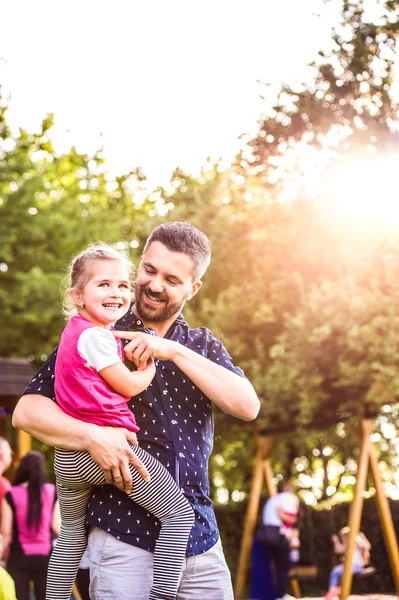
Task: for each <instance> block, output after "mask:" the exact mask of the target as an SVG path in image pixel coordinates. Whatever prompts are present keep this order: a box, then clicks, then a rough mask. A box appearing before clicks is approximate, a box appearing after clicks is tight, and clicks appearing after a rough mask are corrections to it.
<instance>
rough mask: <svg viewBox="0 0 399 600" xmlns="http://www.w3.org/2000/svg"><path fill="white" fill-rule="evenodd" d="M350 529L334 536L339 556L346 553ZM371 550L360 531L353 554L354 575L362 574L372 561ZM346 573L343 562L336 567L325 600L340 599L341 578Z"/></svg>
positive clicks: (347, 528)
mask: <svg viewBox="0 0 399 600" xmlns="http://www.w3.org/2000/svg"><path fill="white" fill-rule="evenodd" d="M349 531H350V529H349V527H343V528H342V529H341V530H340V531H339V535H338V536H337V535H333V536H332V538H331V539H332V542H333V544H334V552H335V553H336V554H338V556H341V557H342V556H343V555H344V554H345V552H346V544H347V538H348V534H349ZM370 549H371V545H370V542H369V541H368V539H367V538H366V536H365V535H364V533H363V532H362V531H359V533H358V534H357V536H356V538H355V551H354V553H353V561H352V573H360V572H361V570H362V569H363V567H365V566H366V565H367V564H368V562H369V560H370ZM343 572H344V563H343V562H341V563H339V564H338V565H336V566H335V567H334V568H333V570H332V571H331V573H330V581H329V589H328V592H327V594H326V595H325V596H324V598H325V600H336V599H338V598H339V595H340V593H341V587H340V585H339V583H340V579H341V576H342V574H343Z"/></svg>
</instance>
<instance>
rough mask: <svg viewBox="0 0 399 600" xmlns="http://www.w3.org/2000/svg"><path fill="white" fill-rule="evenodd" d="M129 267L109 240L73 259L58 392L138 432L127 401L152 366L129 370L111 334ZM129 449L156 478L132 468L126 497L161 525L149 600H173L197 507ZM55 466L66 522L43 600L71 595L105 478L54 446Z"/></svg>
mask: <svg viewBox="0 0 399 600" xmlns="http://www.w3.org/2000/svg"><path fill="white" fill-rule="evenodd" d="M132 272H133V265H132V264H131V263H130V262H129V261H128V260H127V259H126V258H125V257H123V256H122V255H121V254H119V253H118V252H117V251H116V250H114V249H113V248H111V247H108V246H106V245H104V244H100V245H96V246H91V247H89V248H87V249H86V250H84V251H83V252H82V253H81V254H79V255H78V256H77V257H76V258H75V259H74V260H73V261H72V263H71V268H70V282H69V283H70V287H69V289H68V291H67V296H66V299H67V302H68V301H69V311H68V314H69V315H71V314H73V313H74V314H73V316H71V318H70V320H69V322H68V323H67V325H66V327H65V329H64V332H63V334H62V337H61V342H60V345H59V348H58V353H57V361H56V369H55V393H56V399H57V402H58V404H59V405H60V407H61V408H62V409H63V410H64V411H65V412H66V413H68V414H70V415H71V416H73V417H75V418H78V419H81V420H83V421H87V422H90V423H95V424H97V425H108V426H109V425H112V426H115V427H125V428H127V429H129V430H130V431H133V432H136V431H137V430H138V427H137V425H136V422H135V419H134V416H133V414H132V413H131V411H130V410H129V407H128V406H127V402H128V401H129V400H130V397H131V396H135V395H137V394H139V393H140V392H141V391H143V390H144V389H146V388H147V387H148V386H149V385H150V383H151V381H152V379H153V377H154V375H155V366H154V364H153V361H149V362H148V363H147V366H146V368H145V369H144V370H141V371H133V372H131V371H129V369H128V368H127V367H126V366H125V365H124V363H123V349H122V345H121V342H120V340H119V339H117V338H115V336H114V335H113V333H112V330H113V324H114V323H115V321H117V320H118V319H120V318H121V317H122V316H123V315H124V314H125V313H126V312H127V310H128V308H129V305H130V301H131V293H130V279H131V276H132ZM71 310H72V311H73V312H71ZM131 449H132V450H133V452H134V453H135V454H136V455H137V456H138V457H139V458H140V459H141V461H142V462H143V463H144V465H145V466H146V468H147V469H148V471H149V473H150V476H151V481H150V482H146V481H144V480H143V479H142V478H141V476H140V475H139V474H138V473H137V471H136V470H135V469H134V468H133V467H130V470H131V474H132V477H133V491H132V493H131V494H129V496H130V497H131V498H132V500H134V501H135V502H137V503H138V504H140V505H141V506H143V507H144V508H145V509H146V510H148V511H150V512H152V513H153V514H154V515H155V516H156V517H157V518H158V519H159V520H160V522H161V531H160V534H159V537H158V540H157V543H156V546H155V552H154V577H153V586H152V589H151V594H150V600H160V599H164V600H165V599H168V600H169V599H170V600H172V599H174V598H175V596H176V593H177V587H178V583H179V576H180V571H181V567H182V564H183V560H184V557H185V553H186V548H187V540H188V536H189V533H190V530H191V527H192V525H193V523H194V512H193V509H192V508H191V506H190V504H189V503H188V501H187V500H186V499H185V498H184V496H183V494H182V492H181V490H180V489H179V488H178V486H177V485H176V483H175V482H174V480H173V478H172V477H171V475H170V474H169V473H168V471H167V470H166V469H165V468H164V467H163V466H162V465H161V464H160V463H159V462H158V461H157V460H156V459H154V458H153V457H152V456H150V455H149V454H148V453H147V452H145V451H144V450H143V449H142V448H140V447H139V446H131ZM54 469H55V473H56V477H57V490H58V498H59V502H60V508H61V518H62V525H61V534H60V537H59V540H58V542H57V544H56V547H55V550H54V552H53V555H52V557H51V560H50V566H49V573H48V578H47V591H46V600H69V598H70V594H71V589H72V584H73V582H74V579H75V576H76V573H77V570H78V566H79V563H80V560H81V557H82V555H83V552H84V550H85V548H86V545H87V535H86V530H85V520H86V511H87V503H88V498H89V496H90V493H91V489H92V486H94V485H104V484H105V483H106V482H105V478H104V474H103V471H102V470H101V469H100V467H99V466H98V465H97V464H96V463H95V462H94V461H93V460H92V458H91V456H90V455H89V454H88V453H87V452H79V451H72V450H64V449H61V448H56V450H55V460H54ZM172 542H173V547H172ZM133 596H134V590H132V597H133Z"/></svg>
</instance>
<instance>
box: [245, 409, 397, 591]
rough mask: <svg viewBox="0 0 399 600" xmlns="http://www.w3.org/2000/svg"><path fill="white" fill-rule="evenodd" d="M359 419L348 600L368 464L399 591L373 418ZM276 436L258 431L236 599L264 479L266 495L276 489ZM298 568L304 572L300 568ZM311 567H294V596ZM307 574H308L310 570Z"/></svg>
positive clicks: (348, 556) (346, 571)
mask: <svg viewBox="0 0 399 600" xmlns="http://www.w3.org/2000/svg"><path fill="white" fill-rule="evenodd" d="M358 423H359V425H360V431H359V446H360V452H359V456H358V460H357V476H356V485H355V490H354V497H353V501H352V503H351V506H350V511H349V519H348V526H349V527H350V531H349V534H348V537H347V544H346V552H345V560H344V572H343V575H342V580H341V596H340V600H347V598H348V596H349V594H350V592H351V587H352V580H353V574H352V568H351V566H352V561H353V554H354V551H355V539H356V536H357V534H358V533H359V530H360V522H361V516H362V510H363V496H364V490H365V486H366V480H367V474H368V469H369V468H370V471H371V475H372V477H373V480H374V486H375V490H376V492H375V497H376V501H377V508H378V514H379V518H380V522H381V527H382V531H383V535H384V541H385V545H386V548H387V552H388V557H389V561H390V566H391V570H392V575H393V580H394V583H395V588H396V592H397V593H398V595H399V549H398V542H397V539H396V534H395V528H394V524H393V519H392V513H391V510H390V507H389V503H388V499H387V497H386V496H385V493H384V487H383V483H382V479H381V474H380V472H379V468H378V458H377V454H376V451H375V448H374V446H373V444H372V442H371V440H370V435H371V433H372V428H373V419H371V418H361V419H359V422H358ZM279 438H280V434H278V433H276V434H273V433H272V434H269V435H265V434H259V435H258V436H257V454H256V460H255V466H254V473H253V481H252V487H251V491H250V496H249V502H248V507H247V512H246V518H245V526H244V532H243V537H242V541H241V549H240V555H239V560H238V568H237V575H236V580H235V586H234V596H235V599H236V600H241V599H242V598H244V592H245V586H246V582H247V577H248V568H249V562H250V556H251V549H252V543H253V538H254V533H255V526H256V522H257V516H258V511H259V503H260V498H261V494H262V487H263V482H264V481H265V483H266V489H267V493H268V495H269V496H273V495H274V494H276V493H277V490H276V486H275V483H274V479H273V471H272V467H271V462H270V456H271V453H272V451H273V449H274V447H275V446H276V444H277V442H278V440H279ZM301 569H302V571H303V572H302V571H301ZM311 569H312V567H301V566H299V567H296V572H295V573H293V577H292V578H291V588H292V592H293V594H294V595H295V597H296V598H299V597H300V594H301V590H300V585H299V580H300V578H301V576H305V577H306V575H307V572H308V571H309V570H311ZM305 571H306V572H305ZM308 574H310V571H309V573H308Z"/></svg>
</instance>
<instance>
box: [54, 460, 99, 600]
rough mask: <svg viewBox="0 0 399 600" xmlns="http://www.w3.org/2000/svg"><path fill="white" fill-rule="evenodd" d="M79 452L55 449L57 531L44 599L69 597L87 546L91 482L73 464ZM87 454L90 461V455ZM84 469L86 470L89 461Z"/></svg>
mask: <svg viewBox="0 0 399 600" xmlns="http://www.w3.org/2000/svg"><path fill="white" fill-rule="evenodd" d="M80 454H82V453H78V452H73V451H69V450H59V449H58V448H56V452H55V461H54V469H55V473H56V476H57V495H58V500H59V503H60V512H61V532H60V536H59V538H58V540H57V543H56V546H55V548H54V550H53V552H52V554H51V558H50V563H49V568H48V573H47V586H46V600H69V599H70V597H71V592H72V586H73V583H74V581H75V577H76V573H77V571H78V568H79V563H80V561H81V558H82V556H83V553H84V551H85V549H86V546H87V532H86V525H85V523H86V512H87V503H88V500H89V496H90V493H91V485H90V484H88V483H87V482H86V481H85V480H84V479H83V473H84V472H85V469H84V466H82V471H80V465H77V463H76V459H77V458H78V457H79V455H80ZM87 456H88V457H89V461H91V462H93V461H92V460H91V458H90V455H87ZM93 464H94V463H93ZM97 468H98V467H97ZM87 470H88V471H90V464H88V469H87Z"/></svg>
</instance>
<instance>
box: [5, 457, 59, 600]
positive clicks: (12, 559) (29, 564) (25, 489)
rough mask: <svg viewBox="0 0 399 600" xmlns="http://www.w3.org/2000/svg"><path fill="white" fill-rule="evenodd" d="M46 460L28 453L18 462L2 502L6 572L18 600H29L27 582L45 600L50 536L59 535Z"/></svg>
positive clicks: (55, 499)
mask: <svg viewBox="0 0 399 600" xmlns="http://www.w3.org/2000/svg"><path fill="white" fill-rule="evenodd" d="M44 461H45V458H44V455H43V454H41V453H40V452H28V453H27V454H25V456H24V457H23V458H22V459H21V461H20V463H19V466H18V468H17V471H16V473H15V477H14V485H13V486H12V487H11V488H10V490H9V491H8V492H6V495H5V497H4V499H3V502H2V507H1V512H2V523H1V535H2V537H3V543H4V547H5V548H7V547H8V545H9V544H10V542H11V544H10V553H9V556H8V558H7V571H8V572H9V574H10V575H11V576H12V578H13V579H14V582H15V587H16V592H17V598H18V600H29V598H30V582H31V581H32V582H33V585H34V591H35V599H36V600H45V590H46V577H47V568H48V563H49V559H50V553H51V549H52V543H51V542H52V533H53V534H54V535H55V536H56V537H57V536H58V535H59V531H60V512H59V507H58V501H57V495H56V490H55V486H54V485H53V484H51V483H46V476H45V462H44Z"/></svg>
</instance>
